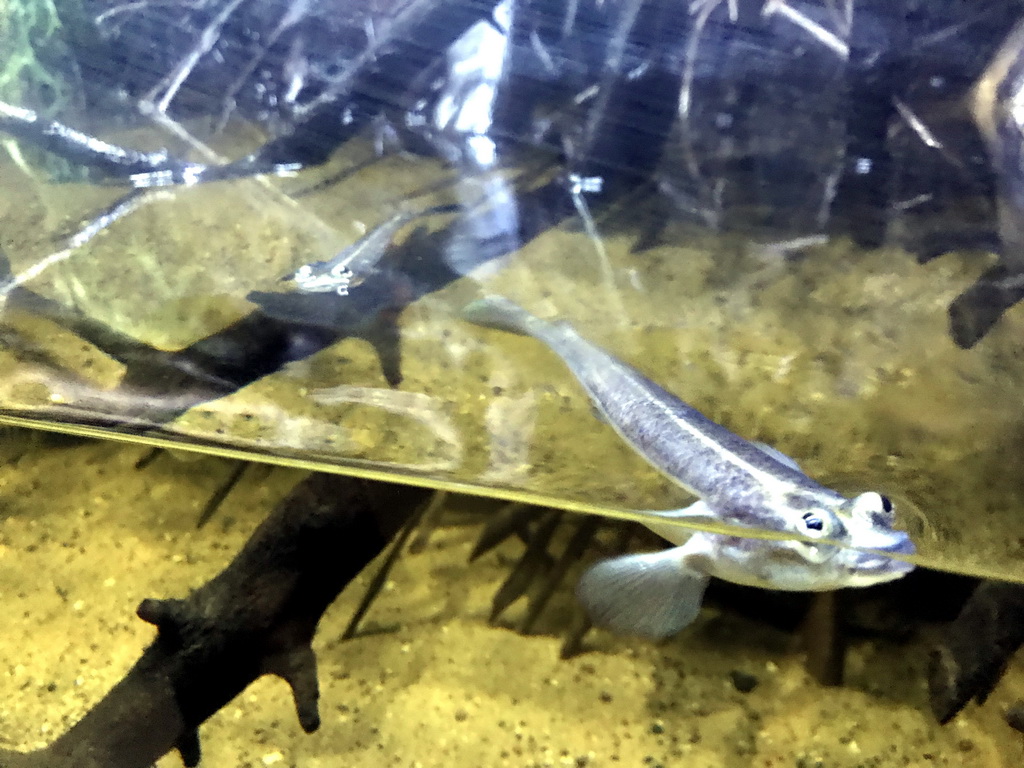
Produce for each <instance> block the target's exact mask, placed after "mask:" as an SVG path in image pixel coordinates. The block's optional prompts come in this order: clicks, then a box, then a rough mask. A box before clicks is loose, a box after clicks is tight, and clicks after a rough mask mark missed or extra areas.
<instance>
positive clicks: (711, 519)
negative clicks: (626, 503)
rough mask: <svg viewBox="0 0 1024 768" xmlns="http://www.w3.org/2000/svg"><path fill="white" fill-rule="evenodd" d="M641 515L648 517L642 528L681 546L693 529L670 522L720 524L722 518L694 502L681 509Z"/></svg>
mask: <svg viewBox="0 0 1024 768" xmlns="http://www.w3.org/2000/svg"><path fill="white" fill-rule="evenodd" d="M642 514H644V515H647V516H650V519H649V520H645V521H644V526H646V527H647V528H648V530H650V531H653V532H654V533H656V534H657V535H658V536H661V538H663V539H665V540H666V541H668V542H671V543H672V544H682V543H683V542H684V541H686V540H687V539H688V538H689V537H690V536H691V535H692V534H693V528H689V527H685V528H684V527H683V526H680V525H674V524H673V523H672V522H671V521H672V520H685V521H686V522H687V523H690V524H691V525H694V526H696V525H701V524H703V525H714V524H719V525H720V524H721V522H722V518H721V516H720V515H717V514H716V513H715V512H714V510H712V509H711V507H709V506H708V505H707V504H705V503H704V502H703V501H699V500H698V501H695V502H694V503H693V504H691V505H690V506H688V507H683V508H682V509H666V510H657V511H655V510H650V511H647V512H643V513H642Z"/></svg>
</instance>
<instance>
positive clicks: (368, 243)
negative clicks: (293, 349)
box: [281, 204, 459, 296]
mask: <svg viewBox="0 0 1024 768" xmlns="http://www.w3.org/2000/svg"><path fill="white" fill-rule="evenodd" d="M458 209H459V206H458V205H456V204H452V205H437V206H434V207H432V208H426V209H423V210H419V211H410V210H400V211H398V212H397V213H395V214H394V215H393V216H391V218H389V219H386V220H385V221H384V222H383V223H381V224H380V225H378V226H376V227H374V228H373V229H371V230H370V231H369V232H367V233H366V234H365V235H364V236H363V237H361V238H359V239H358V240H357V241H356V242H354V243H352V245H350V246H348V247H347V248H345V249H343V250H342V251H340V252H339V253H338V254H337V255H336V256H335V257H334V258H332V259H329V260H327V261H313V262H310V263H309V264H303V265H302V266H301V267H299V268H298V269H297V270H296V271H295V272H293V273H291V274H288V275H285V276H284V277H282V278H281V280H282V281H288V280H290V281H292V282H294V283H295V287H296V288H298V290H299V291H300V292H301V293H330V292H332V291H333V292H334V293H337V294H338V295H339V296H347V295H348V292H349V290H350V289H351V288H355V287H356V286H357V285H359V284H360V283H362V282H363V281H365V280H366V278H367V277H369V276H370V275H371V274H372V273H373V272H374V270H375V269H376V268H377V265H378V264H379V263H380V260H381V259H382V258H383V257H384V254H385V253H387V250H388V246H389V245H391V241H392V240H394V238H395V235H396V234H398V231H399V230H400V229H402V227H404V226H405V225H406V224H408V223H409V222H411V221H414V220H416V219H419V218H425V217H427V216H433V215H436V214H441V213H454V212H455V211H457V210H458Z"/></svg>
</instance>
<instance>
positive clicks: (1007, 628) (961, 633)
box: [928, 581, 1024, 723]
mask: <svg viewBox="0 0 1024 768" xmlns="http://www.w3.org/2000/svg"><path fill="white" fill-rule="evenodd" d="M1022 643H1024V585H1021V584H1008V583H1004V582H1001V581H983V582H982V583H981V584H980V585H979V586H978V588H977V589H976V590H975V591H974V594H972V595H971V597H970V599H968V601H967V603H966V604H964V607H963V609H962V610H961V611H960V615H959V616H957V618H956V621H954V622H953V623H952V624H950V625H949V627H948V628H947V630H946V632H945V635H944V637H943V638H942V639H941V640H940V641H939V642H938V643H937V644H936V646H935V648H934V649H933V650H932V654H931V663H930V666H929V670H928V691H929V696H930V701H931V707H932V712H933V713H934V714H935V717H936V718H937V719H938V721H939V722H940V723H947V722H949V721H950V720H952V719H953V717H955V716H956V714H957V713H958V712H959V711H960V710H961V709H963V708H964V707H965V706H966V705H967V704H968V702H970V701H971V700H972V699H974V700H975V701H977V702H978V703H979V704H984V703H985V699H987V698H988V695H989V694H990V693H991V692H992V689H993V688H995V686H996V684H997V683H998V682H999V678H1001V677H1002V675H1003V672H1004V671H1005V669H1006V665H1007V663H1008V662H1009V660H1010V657H1011V656H1013V654H1014V653H1016V652H1017V649H1018V648H1020V646H1021V644H1022Z"/></svg>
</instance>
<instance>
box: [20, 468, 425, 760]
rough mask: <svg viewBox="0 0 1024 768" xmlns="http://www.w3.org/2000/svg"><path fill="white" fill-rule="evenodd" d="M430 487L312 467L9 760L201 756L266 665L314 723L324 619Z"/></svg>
mask: <svg viewBox="0 0 1024 768" xmlns="http://www.w3.org/2000/svg"><path fill="white" fill-rule="evenodd" d="M427 493H428V492H427V491H423V490H419V489H411V488H402V487H399V486H390V485H385V484H381V483H372V482H369V481H363V480H356V479H352V478H347V477H340V476H335V475H324V474H315V475H311V476H310V477H309V478H307V479H306V480H304V481H303V482H302V483H300V484H299V485H298V486H297V487H296V488H295V489H294V490H293V491H292V493H291V494H289V496H288V497H287V498H286V499H284V500H283V501H282V502H281V503H280V504H279V505H278V506H277V508H276V509H275V510H274V512H273V513H272V514H271V515H270V517H269V518H268V519H267V520H266V521H265V522H264V523H263V524H262V525H260V527H259V528H257V529H256V531H255V533H254V534H253V535H252V537H251V538H250V539H249V541H248V542H247V543H246V545H245V547H243V549H242V551H241V552H239V554H238V555H237V557H235V559H234V560H233V561H232V562H231V563H230V564H229V565H228V566H227V568H225V569H224V570H223V571H222V572H221V573H220V574H218V575H217V576H216V577H214V578H213V579H212V580H210V581H209V582H207V583H206V584H204V585H203V586H202V587H200V588H199V589H197V590H196V591H195V592H193V593H192V594H191V595H189V596H188V597H187V598H184V599H180V600H179V599H168V600H153V599H149V600H143V601H142V603H141V604H140V605H139V607H138V611H137V612H138V615H139V616H140V617H141V618H142V619H144V620H145V621H148V622H150V623H152V624H155V625H156V626H157V627H158V628H159V633H158V635H157V638H156V640H155V641H154V642H153V643H152V645H150V646H149V647H148V648H147V649H146V650H145V651H144V652H143V654H142V656H141V658H140V659H139V660H138V662H136V664H135V666H134V667H132V669H131V670H130V671H129V672H128V674H127V675H125V677H124V679H123V680H121V682H120V683H118V684H117V685H116V686H115V687H114V688H113V689H112V690H111V691H110V692H109V693H108V694H107V695H106V697H105V698H104V699H103V700H102V701H100V702H99V703H98V704H97V705H96V706H95V707H94V708H93V709H92V710H91V711H90V712H89V713H88V714H87V715H86V716H85V717H83V718H82V720H81V721H79V722H78V723H77V724H76V725H74V726H73V727H72V728H71V729H70V730H68V731H67V732H66V733H64V734H63V735H62V736H60V737H58V738H57V739H56V740H55V741H54V742H53V743H52V744H50V745H49V746H48V747H46V748H44V749H41V750H37V751H35V752H31V753H17V752H7V751H4V752H0V768H23V767H27V768H37V767H38V768H44V767H45V768H113V767H114V766H116V767H117V768H148V766H151V765H152V764H153V763H154V762H155V761H156V760H157V759H158V758H160V757H161V756H162V755H164V754H165V753H167V752H169V751H170V750H172V749H177V750H179V752H180V753H181V756H182V759H183V760H184V762H185V765H188V766H194V765H196V764H197V763H198V762H199V735H198V728H199V725H200V724H201V723H202V722H203V721H205V720H206V719H207V718H209V717H210V716H211V715H212V714H214V713H215V712H216V711H217V710H219V709H220V708H221V707H223V706H224V705H225V704H227V703H228V702H229V701H230V700H231V699H232V698H234V697H235V696H236V695H238V694H239V693H240V692H241V691H242V690H243V689H245V687H246V686H248V685H249V683H251V682H252V681H253V680H255V679H256V678H258V677H260V676H261V675H265V674H273V675H278V676H280V677H282V678H284V680H286V681H287V682H288V684H289V685H290V686H291V689H292V693H293V695H294V698H295V707H296V710H297V712H298V716H299V723H300V724H301V726H302V727H303V729H304V730H306V731H307V732H311V731H313V730H315V729H316V728H317V727H318V725H319V723H320V718H319V714H318V709H317V699H318V697H319V690H318V686H317V671H316V658H315V656H314V654H313V650H312V647H311V645H310V642H311V641H312V639H313V634H314V632H315V631H316V626H317V623H318V622H319V621H320V617H321V615H322V614H323V612H324V610H325V609H326V608H327V606H328V605H330V604H331V602H332V601H333V600H334V599H335V597H336V596H337V595H338V593H339V592H340V591H341V590H342V588H344V587H345V585H346V584H348V582H349V581H351V579H352V578H353V577H354V576H355V575H356V574H358V573H359V572H360V571H361V570H362V569H363V568H364V567H365V566H366V565H367V564H368V563H369V562H370V561H371V560H372V559H373V558H374V557H375V556H376V555H377V554H378V553H379V552H380V551H381V550H382V549H383V548H384V546H385V545H386V543H387V541H388V540H389V538H390V537H391V535H392V534H393V533H394V532H395V531H396V530H397V529H398V528H400V527H401V525H402V524H403V522H404V521H405V520H406V519H407V517H408V516H409V515H410V514H411V513H412V512H413V511H414V510H415V508H416V507H417V506H418V504H419V503H420V502H421V501H422V500H423V499H424V498H425V496H426V495H427Z"/></svg>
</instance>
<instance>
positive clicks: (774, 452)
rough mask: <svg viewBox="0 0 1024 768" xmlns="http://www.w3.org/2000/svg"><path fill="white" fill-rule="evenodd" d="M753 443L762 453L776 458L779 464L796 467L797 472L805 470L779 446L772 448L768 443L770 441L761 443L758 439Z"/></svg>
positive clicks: (791, 467)
mask: <svg viewBox="0 0 1024 768" xmlns="http://www.w3.org/2000/svg"><path fill="white" fill-rule="evenodd" d="M751 445H753V446H754V447H755V448H757V449H758V450H759V451H761V453H763V454H764V455H765V456H769V457H771V458H773V459H775V460H776V461H777V462H779V464H785V465H786V466H787V467H789V468H790V469H795V470H796V471H797V472H803V470H802V469H800V465H799V464H797V463H796V462H795V461H793V459H791V458H790V457H789V456H787V455H786V454H784V453H783V452H782V451H780V450H779V449H778V448H772V447H771V446H770V445H768V443H759V442H757V441H754V442H752V443H751Z"/></svg>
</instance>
